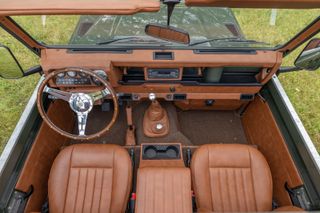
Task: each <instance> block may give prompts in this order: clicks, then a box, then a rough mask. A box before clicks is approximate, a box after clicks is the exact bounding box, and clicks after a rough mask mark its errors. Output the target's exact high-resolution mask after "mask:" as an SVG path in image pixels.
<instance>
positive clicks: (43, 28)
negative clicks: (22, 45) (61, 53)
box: [14, 4, 320, 48]
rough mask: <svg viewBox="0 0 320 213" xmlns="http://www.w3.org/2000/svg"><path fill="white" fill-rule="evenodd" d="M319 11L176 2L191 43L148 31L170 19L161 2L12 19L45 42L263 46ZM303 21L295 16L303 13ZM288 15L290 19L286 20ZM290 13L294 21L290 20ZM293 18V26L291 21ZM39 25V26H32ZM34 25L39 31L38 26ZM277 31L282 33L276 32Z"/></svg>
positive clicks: (179, 24)
mask: <svg viewBox="0 0 320 213" xmlns="http://www.w3.org/2000/svg"><path fill="white" fill-rule="evenodd" d="M319 12H320V10H308V13H309V14H310V15H309V16H307V17H306V16H305V11H300V10H270V9H229V8H212V7H187V6H185V5H184V4H179V5H177V6H176V8H175V10H174V12H173V15H172V18H171V25H172V26H173V27H176V28H179V29H182V30H184V31H186V32H188V33H189V35H190V40H191V45H186V44H180V43H175V42H169V41H164V40H160V39H156V38H152V37H150V36H148V35H146V34H145V26H146V25H147V24H161V25H166V23H167V9H166V7H165V6H164V5H163V6H162V7H161V10H160V11H159V12H157V13H138V14H134V15H123V16H120V15H102V16H98V15H82V16H70V15H69V16H41V17H40V16H29V17H28V19H25V18H23V17H21V16H19V17H14V20H15V21H16V22H17V23H18V24H19V25H21V26H22V28H24V29H25V30H26V31H27V32H29V34H30V35H31V36H33V37H34V38H35V39H36V40H38V41H39V42H41V43H43V44H46V45H81V46H83V45H85V46H92V45H94V46H97V45H99V46H107V47H108V46H116V47H119V46H120V47H123V46H124V47H129V46H132V47H135V46H142V47H145V46H173V47H174V46H177V47H180V48H181V47H182V48H191V47H196V48H199V47H209V48H212V47H219V48H223V47H253V48H256V47H262V48H270V47H275V46H277V45H281V44H283V43H285V42H286V41H288V40H289V39H290V38H292V37H293V36H294V35H295V34H297V33H298V32H299V31H300V30H302V29H303V28H304V27H306V25H307V24H309V23H310V22H311V21H312V20H313V19H315V18H316V17H317V16H318V15H319ZM302 14H303V17H304V19H303V20H302V21H301V20H299V24H297V23H295V22H294V20H295V19H296V20H298V19H299V15H301V16H302ZM287 18H288V19H287ZM289 18H290V21H289ZM287 20H288V22H287ZM291 21H293V22H292V23H294V24H292V25H291V26H290V25H288V23H289V22H291ZM34 24H38V25H39V27H38V28H37V27H34ZM35 29H36V30H35ZM278 35H279V38H277V36H278Z"/></svg>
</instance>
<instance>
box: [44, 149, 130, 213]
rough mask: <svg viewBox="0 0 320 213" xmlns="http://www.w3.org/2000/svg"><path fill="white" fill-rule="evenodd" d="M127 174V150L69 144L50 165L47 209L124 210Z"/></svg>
mask: <svg viewBox="0 0 320 213" xmlns="http://www.w3.org/2000/svg"><path fill="white" fill-rule="evenodd" d="M131 175H132V167H131V160H130V157H129V154H128V153H127V151H126V150H124V149H123V148H121V147H120V146H117V145H109V144H108V145H107V144H78V145H73V146H69V147H67V148H65V149H64V150H62V151H61V152H60V153H59V155H58V156H57V158H56V159H55V161H54V163H53V166H52V168H51V172H50V177H49V183H48V185H49V191H48V196H49V208H50V212H52V213H55V212H124V211H125V210H126V205H127V201H128V198H129V193H130V187H131V179H132V178H131Z"/></svg>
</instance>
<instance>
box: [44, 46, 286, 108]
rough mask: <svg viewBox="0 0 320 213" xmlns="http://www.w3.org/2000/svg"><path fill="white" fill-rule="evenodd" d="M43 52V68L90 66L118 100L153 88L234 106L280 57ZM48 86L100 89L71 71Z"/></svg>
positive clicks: (173, 97) (170, 96)
mask: <svg viewBox="0 0 320 213" xmlns="http://www.w3.org/2000/svg"><path fill="white" fill-rule="evenodd" d="M44 51H45V53H44V55H46V57H43V58H42V67H43V68H44V72H45V73H50V72H52V71H54V70H61V69H64V68H70V67H77V68H83V69H89V70H92V72H95V73H97V74H98V75H99V76H100V77H102V78H104V79H106V80H107V81H108V82H109V83H110V85H111V86H112V87H113V88H114V90H115V92H116V93H117V95H118V97H119V99H120V100H133V101H139V100H142V99H145V98H148V96H149V94H150V93H155V94H156V95H157V97H158V98H163V99H165V100H167V101H179V102H180V103H182V102H185V101H190V102H191V101H193V100H199V101H202V102H201V103H203V101H206V103H215V104H214V105H219V103H220V102H221V104H225V105H232V104H234V105H236V106H237V107H238V106H239V104H241V102H243V101H250V100H252V99H253V98H254V96H255V94H257V93H258V92H259V91H260V89H261V88H262V86H263V85H264V84H265V83H266V82H267V81H268V80H269V79H270V78H271V77H272V75H273V74H274V73H275V72H276V71H277V68H278V67H279V66H280V64H281V57H282V55H281V54H278V53H276V52H273V51H256V52H244V53H237V54H235V53H228V54H227V53H216V52H196V51H193V50H172V55H174V57H171V58H165V59H163V58H160V59H157V58H155V57H154V55H155V51H154V50H132V51H119V52H117V51H111V52H108V51H106V52H98V51H97V52H90V53H89V52H85V51H84V52H81V51H80V52H72V51H70V50H55V49H46V50H44ZM164 52H168V50H166V51H164ZM51 86H52V87H59V88H63V89H64V90H69V91H83V92H85V91H92V90H96V89H101V86H100V83H99V82H98V81H97V79H94V78H92V77H90V76H86V75H83V74H81V73H77V72H72V71H71V72H67V73H63V74H61V75H59V76H56V79H55V82H51ZM226 102H228V103H226ZM236 106H235V107H236Z"/></svg>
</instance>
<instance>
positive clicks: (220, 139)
mask: <svg viewBox="0 0 320 213" xmlns="http://www.w3.org/2000/svg"><path fill="white" fill-rule="evenodd" d="M43 51H44V52H43V53H42V54H43V55H45V57H43V58H42V61H41V63H42V67H43V69H44V72H45V75H46V79H45V80H44V81H42V83H41V84H40V86H39V91H38V99H37V104H38V108H39V112H40V115H41V116H42V118H43V119H44V122H43V123H42V124H41V127H40V129H39V131H38V133H37V136H36V139H35V141H34V143H33V145H32V147H31V151H30V153H29V155H28V157H27V160H26V162H25V164H24V166H23V169H22V172H21V174H20V176H19V180H18V182H17V184H16V189H17V190H19V191H23V192H26V191H28V190H29V188H30V186H33V193H32V194H31V195H30V197H29V198H28V202H27V204H26V210H25V211H27V212H40V211H41V209H42V208H43V206H44V204H47V205H48V206H49V210H50V212H133V211H134V212H193V211H197V212H215V211H217V212H231V211H251V212H252V211H272V210H275V211H300V210H302V209H301V208H299V207H297V206H294V205H293V202H292V196H291V194H290V192H289V190H290V189H293V188H296V187H299V186H301V185H303V181H302V179H301V176H300V174H299V171H298V170H297V168H296V166H295V163H294V161H293V159H292V157H291V155H290V153H289V151H288V148H287V145H286V142H285V140H284V138H283V136H282V134H281V132H280V130H279V128H278V126H277V123H276V121H275V118H274V116H273V114H272V112H271V110H270V107H269V106H268V103H266V102H265V100H264V98H263V97H262V95H260V93H259V91H260V90H261V88H262V87H263V85H264V84H266V82H268V81H269V80H270V79H271V78H272V76H273V74H274V73H275V72H276V70H277V69H278V67H279V66H280V63H281V54H279V53H277V52H275V51H256V53H255V54H251V53H245V54H238V55H234V54H232V53H231V54H226V53H223V54H219V53H214V54H208V53H202V52H195V51H192V50H173V51H168V50H166V51H155V50H143V51H142V50H134V51H132V52H112V53H105V52H104V53H97V54H99V57H97V54H95V53H89V54H85V53H82V54H79V53H70V52H69V51H68V50H57V49H46V50H43ZM163 57H165V58H166V59H167V60H163ZM230 85H232V86H230ZM97 91H101V92H98V93H97ZM71 92H72V93H71ZM72 94H73V95H72ZM75 94H76V95H75ZM86 94H90V96H89V97H93V98H92V99H90V98H88V97H87V96H86ZM70 95H71V98H70V97H69V96H70ZM66 97H68V99H66ZM65 100H69V101H68V102H66V101H65ZM90 101H91V102H90ZM88 109H89V111H86V110H88ZM74 112H76V113H74ZM86 112H89V113H87V114H86ZM75 115H76V116H75ZM97 132H98V133H97Z"/></svg>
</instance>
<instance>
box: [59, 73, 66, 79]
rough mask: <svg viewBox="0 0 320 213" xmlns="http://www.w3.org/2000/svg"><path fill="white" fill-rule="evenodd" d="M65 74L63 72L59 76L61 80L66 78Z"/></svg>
mask: <svg viewBox="0 0 320 213" xmlns="http://www.w3.org/2000/svg"><path fill="white" fill-rule="evenodd" d="M65 74H66V73H65V72H62V73H59V74H58V75H57V76H58V77H59V78H63V77H64V76H65Z"/></svg>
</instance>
